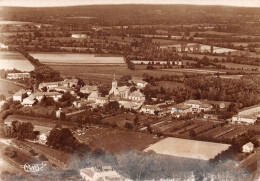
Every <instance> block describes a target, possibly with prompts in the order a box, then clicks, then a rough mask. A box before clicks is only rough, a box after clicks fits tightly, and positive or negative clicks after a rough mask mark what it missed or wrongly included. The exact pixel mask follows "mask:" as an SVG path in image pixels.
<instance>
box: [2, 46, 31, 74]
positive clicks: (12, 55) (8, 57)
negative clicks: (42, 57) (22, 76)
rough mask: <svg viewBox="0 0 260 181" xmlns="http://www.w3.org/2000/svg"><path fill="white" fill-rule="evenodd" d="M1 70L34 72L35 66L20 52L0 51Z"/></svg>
mask: <svg viewBox="0 0 260 181" xmlns="http://www.w3.org/2000/svg"><path fill="white" fill-rule="evenodd" d="M0 69H5V70H13V69H17V70H21V71H32V70H34V66H33V65H32V64H31V63H30V62H29V61H28V60H27V59H26V58H25V57H24V56H23V55H21V54H20V53H18V52H11V51H8V52H3V51H0Z"/></svg>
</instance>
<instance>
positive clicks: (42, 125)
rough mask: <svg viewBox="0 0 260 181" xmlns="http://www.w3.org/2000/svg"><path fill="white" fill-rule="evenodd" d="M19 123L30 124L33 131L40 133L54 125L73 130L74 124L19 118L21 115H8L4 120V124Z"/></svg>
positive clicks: (36, 118)
mask: <svg viewBox="0 0 260 181" xmlns="http://www.w3.org/2000/svg"><path fill="white" fill-rule="evenodd" d="M16 120H17V121H19V122H31V123H32V124H33V125H34V131H36V130H37V131H40V132H41V133H43V132H47V131H50V130H51V129H53V128H54V127H55V126H56V124H60V125H62V127H64V128H66V127H67V128H74V127H76V124H73V123H69V122H64V121H59V120H51V119H46V118H38V117H29V116H21V115H10V116H8V117H7V119H6V120H5V124H11V122H12V121H16Z"/></svg>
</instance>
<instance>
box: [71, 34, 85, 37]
mask: <svg viewBox="0 0 260 181" xmlns="http://www.w3.org/2000/svg"><path fill="white" fill-rule="evenodd" d="M71 37H72V38H87V37H88V36H87V35H86V34H72V35H71Z"/></svg>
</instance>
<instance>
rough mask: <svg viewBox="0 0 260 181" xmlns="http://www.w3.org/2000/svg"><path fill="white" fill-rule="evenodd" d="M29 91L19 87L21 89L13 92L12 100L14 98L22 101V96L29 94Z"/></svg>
mask: <svg viewBox="0 0 260 181" xmlns="http://www.w3.org/2000/svg"><path fill="white" fill-rule="evenodd" d="M31 93H32V91H31V90H24V89H21V90H19V91H18V92H16V93H15V94H13V100H14V101H20V102H22V101H23V98H24V97H25V96H26V95H30V94H31Z"/></svg>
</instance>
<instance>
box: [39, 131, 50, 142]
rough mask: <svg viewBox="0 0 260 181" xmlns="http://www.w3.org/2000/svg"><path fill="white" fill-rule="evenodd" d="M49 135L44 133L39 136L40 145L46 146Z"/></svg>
mask: <svg viewBox="0 0 260 181" xmlns="http://www.w3.org/2000/svg"><path fill="white" fill-rule="evenodd" d="M47 137H48V135H47V134H46V133H42V134H40V136H39V143H40V144H46V142H47Z"/></svg>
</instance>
